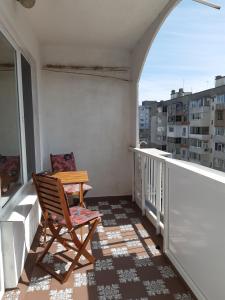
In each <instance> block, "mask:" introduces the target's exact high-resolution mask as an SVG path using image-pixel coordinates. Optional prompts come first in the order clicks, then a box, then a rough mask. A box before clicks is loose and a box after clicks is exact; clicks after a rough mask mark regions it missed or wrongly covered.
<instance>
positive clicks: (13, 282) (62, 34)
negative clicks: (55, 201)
mask: <svg viewBox="0 0 225 300" xmlns="http://www.w3.org/2000/svg"><path fill="white" fill-rule="evenodd" d="M103 2H104V3H103ZM103 2H100V1H97V0H94V1H93V0H87V1H80V0H79V1H75V2H74V1H68V2H67V3H61V2H60V3H59V2H55V1H52V0H46V1H36V4H35V6H34V7H33V8H32V9H30V10H27V9H25V8H24V7H22V6H21V4H20V3H19V1H14V0H9V1H0V31H1V32H0V34H1V39H0V42H2V41H3V42H4V46H3V47H1V48H0V50H1V51H0V57H1V54H2V53H4V51H6V50H7V49H10V51H9V52H10V53H11V55H10V56H9V55H8V53H6V55H3V56H2V57H1V59H0V64H2V65H3V67H4V68H7V72H11V71H13V74H14V82H13V83H12V82H10V85H8V86H7V85H4V87H6V89H4V93H5V94H4V96H3V97H1V98H0V99H1V101H2V102H1V105H2V106H1V107H4V108H5V109H4V111H3V110H1V112H2V111H3V113H2V114H1V118H0V120H1V121H2V120H4V126H5V127H4V126H3V125H2V123H1V130H3V129H4V128H5V129H7V130H8V133H9V132H11V131H10V130H12V131H13V129H15V128H14V126H13V124H15V123H16V124H17V125H18V126H17V128H16V130H17V133H18V135H17V137H16V138H15V139H13V138H11V139H9V140H7V141H6V140H4V139H3V137H1V141H3V140H4V143H3V142H1V145H0V147H2V148H0V154H1V163H2V161H3V160H4V159H6V157H8V156H14V157H15V156H16V157H17V158H18V159H19V162H20V164H19V167H18V172H13V174H12V177H13V179H14V180H15V182H16V183H18V186H16V185H14V183H15V182H13V186H14V187H16V190H13V189H11V182H10V184H9V185H8V186H6V187H4V189H1V190H2V192H3V194H2V196H1V212H0V222H1V223H0V229H1V230H0V241H1V242H0V274H1V275H0V292H1V296H2V295H3V294H4V292H5V290H6V293H5V294H4V297H5V299H10V298H11V299H35V298H38V299H45V298H46V299H67V300H70V299H76V298H77V299H148V298H151V297H155V298H159V299H160V298H163V299H175V300H177V299H182V300H183V299H185V300H186V299H188V300H189V299H195V297H197V298H198V299H218V300H223V296H224V294H225V292H224V284H223V279H224V275H225V274H224V268H223V264H222V263H221V261H223V260H224V253H225V249H224V248H225V247H224V241H223V239H219V237H220V236H221V233H220V231H219V230H220V229H221V228H223V227H224V218H223V211H224V201H223V198H224V197H223V190H224V183H225V179H224V175H223V174H222V173H219V172H218V173H215V172H212V171H211V170H209V169H203V168H201V167H200V166H196V165H193V164H190V163H183V162H178V161H176V160H174V159H171V158H170V154H169V153H165V152H162V151H158V150H149V149H146V150H140V149H137V148H135V147H136V145H138V142H139V139H138V138H139V137H138V134H137V132H138V126H137V113H138V111H137V107H138V99H137V94H138V81H139V77H140V74H141V70H142V66H143V64H144V61H145V57H146V55H147V52H148V49H149V47H150V45H151V44H152V42H153V39H154V37H155V35H156V33H157V31H158V30H159V28H160V26H161V24H162V23H163V21H164V19H165V18H166V16H167V15H168V14H169V12H170V11H171V10H172V9H173V8H174V7H175V5H176V4H177V3H178V1H173V0H170V1H167V0H158V1H153V0H150V1H149V0H148V1H145V0H140V1H133V0H132V9H131V4H130V3H131V1H130V0H124V1H119V2H118V1H103ZM118 3H119V4H118ZM128 11H129V15H128V14H127V12H128ZM9 58H10V59H11V60H12V61H10V64H8V62H9V60H8V59H9ZM1 67H2V66H1ZM2 74H6V73H5V69H4V73H3V72H1V75H2ZM25 83H26V84H27V85H28V86H29V87H30V92H31V91H32V93H30V92H29V93H28V95H27V93H26V92H27V91H28V89H27V85H26V84H25ZM13 89H14V92H15V90H16V92H15V93H16V94H15V95H16V96H15V95H14V100H15V103H16V106H14V113H15V115H14V116H13V118H11V119H9V118H7V114H8V110H9V109H10V107H11V102H10V99H11V98H12V97H11V96H12V92H13ZM2 91H3V89H2V88H1V89H0V93H1V92H2ZM6 92H8V93H10V95H9V94H8V96H6V95H7V94H6ZM17 100H18V101H17ZM25 100H28V102H26V101H25ZM15 103H14V104H15ZM12 120H14V122H12ZM15 120H17V122H15ZM30 125H32V126H30ZM13 132H14V131H13ZM1 133H2V131H1ZM14 133H15V132H14ZM7 136H8V135H7ZM180 136H182V134H181V135H180ZM17 138H18V139H17ZM12 141H14V143H12ZM15 141H16V142H15ZM12 145H14V146H15V145H16V147H17V148H16V150H15V149H14V152H13V150H12V148H10V151H9V148H8V149H7V147H9V146H12ZM3 146H4V147H3ZM6 146H7V147H6ZM131 146H133V148H132V147H131ZM7 151H8V152H7ZM70 151H73V152H74V153H75V156H76V160H77V168H78V169H80V170H87V171H88V174H89V178H90V184H91V185H92V186H93V190H92V191H91V192H89V194H88V196H89V198H90V199H88V200H87V203H88V206H89V208H91V209H93V210H94V209H99V210H100V211H102V213H103V218H102V226H99V227H98V229H97V232H96V233H95V236H94V240H93V243H91V245H90V246H89V249H90V250H91V251H92V252H93V254H94V256H95V257H96V263H95V264H94V265H91V266H89V267H84V268H81V269H80V270H75V271H74V272H73V274H72V275H71V277H70V279H69V281H68V282H67V283H65V284H63V285H61V284H59V283H58V282H57V281H55V280H54V279H52V278H51V277H49V275H48V274H47V273H44V272H42V271H41V270H40V269H39V268H38V267H37V266H36V264H35V260H36V258H37V256H38V255H39V253H40V251H42V247H41V244H40V243H39V238H40V230H39V229H40V228H39V223H40V217H41V214H40V208H39V204H38V199H37V196H36V193H35V191H34V186H33V184H32V182H31V180H30V178H31V173H32V171H34V172H39V171H43V170H49V169H50V168H51V166H50V159H49V155H50V153H68V152H70ZM2 159H3V160H2ZM14 171H15V170H14ZM1 176H2V175H1ZM14 177H15V178H16V179H15V178H14ZM7 189H8V191H10V192H11V194H10V195H7V196H6V190H7ZM215 195H216V197H215ZM215 198H216V204H215V201H212V199H215ZM131 199H132V200H133V202H131ZM138 207H139V208H138ZM155 230H156V235H155ZM41 241H42V239H41ZM156 246H157V247H156ZM54 247H56V248H53V249H52V250H53V252H54V251H55V249H56V250H59V251H60V249H57V247H58V246H57V243H56V244H54ZM61 250H62V249H61ZM212 256H213V257H214V258H215V259H209V257H212ZM48 263H49V264H52V263H53V264H54V260H53V258H52V256H51V255H48V256H47V257H46V264H48ZM54 267H55V268H56V271H57V272H60V271H62V272H63V271H64V270H65V268H66V266H65V264H64V263H63V262H62V261H61V262H57V263H56V265H54ZM209 274H210V276H209ZM180 276H182V278H183V279H181V278H180ZM212 278H216V281H214V280H211V279H212ZM183 280H184V281H185V284H184V281H183ZM194 295H195V296H194Z"/></svg>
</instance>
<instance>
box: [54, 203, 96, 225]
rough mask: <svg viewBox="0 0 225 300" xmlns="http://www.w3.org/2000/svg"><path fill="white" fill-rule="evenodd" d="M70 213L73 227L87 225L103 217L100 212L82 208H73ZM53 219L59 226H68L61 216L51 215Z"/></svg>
mask: <svg viewBox="0 0 225 300" xmlns="http://www.w3.org/2000/svg"><path fill="white" fill-rule="evenodd" d="M69 211H70V220H71V223H72V225H73V227H75V226H79V225H82V224H85V223H87V222H89V221H91V220H94V219H96V218H99V217H101V216H102V214H100V213H99V212H98V211H93V210H89V209H87V208H83V207H80V206H74V207H71V208H70V209H69ZM51 218H52V220H53V221H54V222H56V223H57V224H62V225H64V224H66V221H65V219H64V218H63V217H60V216H59V215H56V214H51Z"/></svg>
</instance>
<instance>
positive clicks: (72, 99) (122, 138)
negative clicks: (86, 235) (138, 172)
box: [41, 46, 136, 196]
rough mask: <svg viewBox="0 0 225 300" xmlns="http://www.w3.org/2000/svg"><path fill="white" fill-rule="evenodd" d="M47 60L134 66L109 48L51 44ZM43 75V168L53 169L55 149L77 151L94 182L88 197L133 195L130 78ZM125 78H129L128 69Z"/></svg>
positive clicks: (45, 54)
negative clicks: (130, 148) (52, 154)
mask: <svg viewBox="0 0 225 300" xmlns="http://www.w3.org/2000/svg"><path fill="white" fill-rule="evenodd" d="M42 58H43V64H65V65H68V64H73V65H85V66H88V65H99V66H128V67H129V65H130V60H129V59H130V57H129V52H126V51H109V50H107V49H101V50H100V49H89V50H88V49H81V48H77V47H72V48H70V47H62V46H57V47H55V46H54V47H52V46H46V47H44V48H43V49H42ZM88 73H89V74H90V73H93V74H96V73H95V72H94V71H88ZM98 74H99V73H98ZM101 75H103V76H104V75H106V76H108V75H110V76H111V75H114V76H117V77H118V76H120V77H121V75H120V74H111V73H110V74H107V73H104V74H103V73H102V74H101ZM42 77H43V98H42V102H41V116H42V119H41V123H42V132H43V155H44V156H43V158H44V169H49V168H50V161H49V154H50V153H66V152H71V151H73V152H74V153H75V155H76V160H77V165H78V168H79V169H80V170H81V169H85V170H88V173H89V177H90V184H91V185H92V186H93V191H92V192H90V193H89V194H88V195H89V196H114V195H127V194H131V164H130V154H129V152H128V148H129V146H130V145H131V143H132V140H131V130H130V128H131V125H132V123H135V122H136V119H133V118H132V115H131V110H132V103H131V100H130V82H129V81H123V80H118V79H112V78H102V77H93V76H87V75H81V76H80V75H75V74H68V73H63V72H59V73H55V72H51V71H42ZM121 78H127V80H129V72H128V73H127V74H125V75H124V74H122V77H121Z"/></svg>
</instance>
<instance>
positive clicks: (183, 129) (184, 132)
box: [182, 127, 186, 136]
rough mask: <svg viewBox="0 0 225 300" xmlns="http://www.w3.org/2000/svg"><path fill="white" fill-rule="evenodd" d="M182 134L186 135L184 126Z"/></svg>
mask: <svg viewBox="0 0 225 300" xmlns="http://www.w3.org/2000/svg"><path fill="white" fill-rule="evenodd" d="M182 136H186V128H185V127H183V128H182Z"/></svg>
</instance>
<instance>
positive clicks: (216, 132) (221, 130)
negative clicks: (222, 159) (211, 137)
mask: <svg viewBox="0 0 225 300" xmlns="http://www.w3.org/2000/svg"><path fill="white" fill-rule="evenodd" d="M215 134H216V135H221V136H223V135H224V128H221V127H216V128H215Z"/></svg>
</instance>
